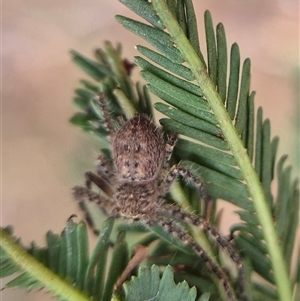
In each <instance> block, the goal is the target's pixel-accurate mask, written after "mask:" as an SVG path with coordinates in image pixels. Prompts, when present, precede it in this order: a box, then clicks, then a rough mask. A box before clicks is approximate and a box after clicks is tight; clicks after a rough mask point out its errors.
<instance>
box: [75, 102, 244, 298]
mask: <svg viewBox="0 0 300 301" xmlns="http://www.w3.org/2000/svg"><path fill="white" fill-rule="evenodd" d="M99 103H100V107H101V110H102V113H103V118H104V127H105V128H106V130H107V134H108V139H109V141H110V143H111V152H112V160H113V162H112V163H110V162H109V161H108V160H107V159H106V158H105V157H104V156H100V157H99V158H98V160H97V174H94V173H92V172H87V173H86V187H80V186H76V187H74V195H75V198H76V199H77V200H80V201H81V200H84V199H87V200H89V201H93V202H96V203H97V204H98V205H99V206H101V207H104V208H105V209H110V210H111V215H112V216H114V217H123V218H125V219H128V220H132V221H139V222H141V223H142V224H144V225H145V226H146V227H148V228H150V229H151V228H152V227H153V226H154V225H159V226H161V227H162V228H163V229H164V230H165V231H166V232H168V233H170V234H171V235H172V236H174V237H175V238H177V239H178V240H179V241H180V242H181V243H182V244H184V245H189V246H191V247H192V249H193V250H194V252H195V253H196V254H197V255H198V256H199V257H200V258H201V259H202V260H204V262H205V263H206V264H207V266H208V267H209V268H210V269H211V271H212V272H213V273H214V274H215V275H216V276H217V277H218V279H219V280H220V282H221V283H222V285H223V286H224V289H225V291H226V293H227V295H228V299H229V300H230V301H234V300H236V298H235V295H234V293H233V290H232V288H231V285H230V283H229V281H228V279H227V276H226V274H225V272H224V271H223V270H222V269H221V268H219V267H218V266H217V265H216V264H215V263H214V262H213V261H212V259H211V258H210V257H209V256H208V255H207V254H206V253H205V252H204V250H203V249H202V247H201V246H200V245H198V244H197V243H196V242H195V241H194V240H193V238H192V237H191V236H190V235H189V234H188V233H186V232H185V231H184V230H183V228H181V227H180V226H179V224H180V223H181V224H189V225H194V226H196V227H198V228H200V229H202V230H204V231H206V232H207V233H209V235H210V236H211V237H212V238H213V239H214V240H215V241H216V242H217V243H218V244H219V245H220V246H221V247H222V248H223V249H224V250H225V251H226V252H227V253H228V254H229V256H230V257H231V259H232V260H233V262H235V264H236V265H237V267H238V276H239V277H238V278H239V279H238V280H239V283H240V290H241V298H243V299H245V300H247V298H246V296H245V294H244V287H243V286H244V279H243V278H244V270H243V264H242V261H241V259H240V257H239V256H238V255H237V253H236V252H235V250H234V249H233V248H232V246H231V244H230V243H229V242H228V241H227V239H226V238H225V237H224V236H222V235H221V234H220V233H219V232H218V230H217V229H216V228H215V227H213V226H211V225H210V224H209V223H208V222H207V221H206V220H205V219H203V218H201V217H199V216H196V215H194V214H191V213H188V212H186V211H184V210H182V209H180V208H179V207H176V206H174V205H169V204H165V203H164V202H163V198H164V196H165V195H166V193H167V192H168V191H169V189H170V186H171V184H172V183H173V182H174V180H175V179H176V178H177V176H179V175H180V176H182V177H184V178H185V179H186V180H188V181H190V182H192V183H193V184H194V185H195V186H196V187H197V188H198V189H199V192H200V195H201V197H202V199H204V200H205V199H208V196H207V195H206V194H205V192H204V189H203V185H202V184H201V182H200V181H199V180H198V179H197V178H196V177H195V176H194V175H193V174H191V173H190V172H189V171H188V170H186V169H185V168H184V167H182V166H180V165H179V164H177V165H174V166H172V167H171V168H169V161H170V158H171V155H172V151H173V148H174V146H175V144H176V140H177V139H176V135H174V134H172V135H170V136H169V137H168V139H167V142H165V141H164V138H163V132H162V130H161V129H159V128H157V127H156V126H155V124H154V123H153V122H152V121H151V120H150V119H149V117H147V116H146V115H137V116H136V117H134V118H132V119H129V120H127V121H126V122H125V123H124V124H123V125H122V126H121V127H120V128H119V129H118V130H117V131H115V130H114V128H113V126H112V122H111V120H110V116H109V112H108V110H107V109H106V105H105V101H104V98H103V97H102V96H100V98H99ZM92 183H94V184H96V185H97V186H98V187H99V188H101V190H102V191H104V192H105V193H106V195H107V196H108V197H109V198H107V199H105V198H103V195H102V196H100V195H99V194H97V193H95V192H93V191H92V190H90V188H91V184H92ZM173 221H175V222H177V223H175V222H173Z"/></svg>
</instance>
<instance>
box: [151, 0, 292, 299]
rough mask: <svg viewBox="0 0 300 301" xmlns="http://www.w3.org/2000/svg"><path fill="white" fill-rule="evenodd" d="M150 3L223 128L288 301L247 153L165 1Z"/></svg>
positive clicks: (272, 232)
mask: <svg viewBox="0 0 300 301" xmlns="http://www.w3.org/2000/svg"><path fill="white" fill-rule="evenodd" d="M152 3H153V6H154V8H155V10H156V12H157V14H158V16H159V17H160V19H161V20H162V22H163V24H164V25H165V27H166V28H167V30H168V32H169V34H170V35H171V36H172V38H173V40H174V42H175V44H176V46H177V47H178V49H179V50H180V52H181V54H182V56H183V57H184V59H185V60H186V62H187V63H188V65H189V67H190V69H191V71H192V72H193V74H194V76H195V79H196V80H197V82H198V84H199V86H200V88H201V92H202V93H203V94H204V95H205V97H206V99H207V101H208V103H209V105H210V107H211V109H212V110H213V112H214V114H215V116H216V118H217V120H218V121H219V126H220V128H221V129H222V132H223V134H224V136H225V138H226V141H227V142H228V145H229V146H230V148H231V150H232V153H233V155H234V157H235V159H236V161H237V163H238V165H239V167H240V169H241V172H242V173H243V176H244V179H245V180H246V182H247V184H248V189H249V193H250V195H251V198H252V201H253V205H254V207H255V209H256V214H257V217H258V219H259V221H260V224H261V226H262V231H263V233H264V238H265V241H266V244H267V247H268V251H269V254H270V259H271V262H272V267H273V271H274V277H275V281H276V284H277V289H278V294H279V297H280V300H282V301H290V300H292V291H291V285H290V282H289V278H288V273H287V268H286V266H285V263H284V260H283V256H282V252H281V249H280V246H279V243H278V238H277V235H276V232H275V227H274V224H273V221H272V216H271V212H270V210H269V208H268V205H267V200H266V197H265V195H264V192H263V189H262V186H261V184H260V181H259V179H258V177H257V174H256V172H255V170H254V168H253V166H252V164H251V162H250V160H249V157H248V155H247V151H246V149H245V148H244V146H243V144H242V142H241V140H240V138H239V136H238V134H237V132H236V130H235V128H234V126H233V124H232V121H231V119H230V118H229V116H228V114H227V112H226V109H225V107H224V105H223V103H222V100H221V99H220V96H219V94H218V93H217V91H216V89H215V87H214V85H213V83H212V81H211V80H210V78H209V76H208V74H207V72H206V68H205V66H204V65H203V64H202V63H201V61H200V59H199V57H198V56H197V54H196V52H195V51H194V49H193V47H192V46H191V44H190V43H189V41H188V39H187V38H186V36H185V35H184V33H183V31H182V30H181V28H180V26H179V24H178V23H177V21H176V20H175V19H174V17H173V15H172V13H171V12H170V11H169V9H168V6H167V4H166V2H165V1H164V0H152Z"/></svg>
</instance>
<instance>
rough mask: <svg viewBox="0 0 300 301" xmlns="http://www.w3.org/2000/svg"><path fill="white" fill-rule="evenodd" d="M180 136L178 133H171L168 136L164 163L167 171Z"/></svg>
mask: <svg viewBox="0 0 300 301" xmlns="http://www.w3.org/2000/svg"><path fill="white" fill-rule="evenodd" d="M177 137H178V135H177V134H176V133H171V134H169V135H168V140H167V143H166V146H165V159H164V163H163V168H164V169H167V168H168V166H169V162H170V160H171V156H172V153H173V150H174V147H175V145H176V142H177Z"/></svg>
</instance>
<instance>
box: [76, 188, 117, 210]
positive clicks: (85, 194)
mask: <svg viewBox="0 0 300 301" xmlns="http://www.w3.org/2000/svg"><path fill="white" fill-rule="evenodd" d="M73 196H74V198H75V200H77V201H79V202H84V201H87V202H91V203H95V204H97V205H99V206H100V207H101V208H103V209H105V210H111V209H112V208H114V202H113V201H112V200H111V199H107V198H103V197H101V195H99V194H98V193H96V192H94V191H92V190H90V189H88V188H86V187H82V186H75V187H74V188H73Z"/></svg>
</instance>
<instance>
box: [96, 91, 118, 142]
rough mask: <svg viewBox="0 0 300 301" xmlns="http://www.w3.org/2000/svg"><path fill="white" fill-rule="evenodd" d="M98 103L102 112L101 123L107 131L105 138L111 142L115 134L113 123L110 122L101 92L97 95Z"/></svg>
mask: <svg viewBox="0 0 300 301" xmlns="http://www.w3.org/2000/svg"><path fill="white" fill-rule="evenodd" d="M99 104H100V109H101V111H102V114H103V123H102V124H103V126H104V128H105V129H106V131H107V139H108V141H109V142H111V141H112V140H113V137H114V135H115V131H114V127H113V124H112V122H111V118H110V116H109V111H108V109H107V106H106V103H105V99H104V94H103V93H101V94H100V95H99Z"/></svg>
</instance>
